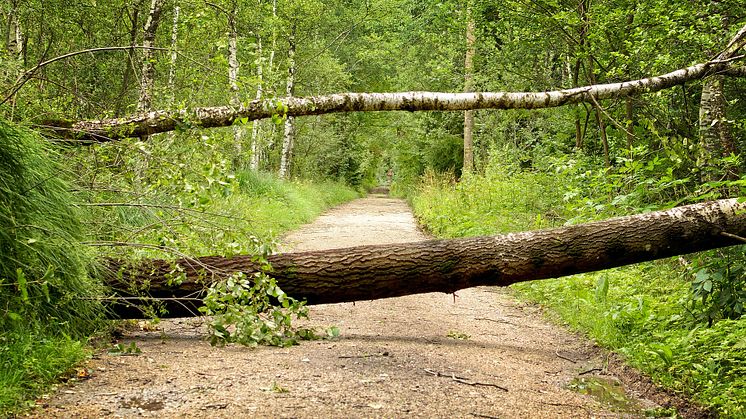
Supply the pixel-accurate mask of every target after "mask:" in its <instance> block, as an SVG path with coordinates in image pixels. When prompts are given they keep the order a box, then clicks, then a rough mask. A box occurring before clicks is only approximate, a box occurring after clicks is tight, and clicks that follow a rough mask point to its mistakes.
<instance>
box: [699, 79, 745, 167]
mask: <svg viewBox="0 0 746 419" xmlns="http://www.w3.org/2000/svg"><path fill="white" fill-rule="evenodd" d="M724 80H725V77H723V76H721V75H715V76H713V77H710V78H708V79H707V80H705V81H704V83H703V84H702V97H701V99H700V103H699V133H700V141H701V143H702V151H703V153H704V154H705V156H704V166H705V167H706V168H707V169H706V170H707V171H709V172H710V173H708V174H707V175H708V177H709V178H710V179H708V180H718V179H719V178H721V177H723V173H720V170H718V168H717V163H716V162H717V161H719V160H720V158H721V157H725V156H729V155H730V154H736V153H737V149H736V142H735V139H734V138H733V132H732V128H731V123H730V121H729V120H728V116H727V109H728V101H727V100H726V98H725V94H724V92H723V83H724ZM730 175H731V177H734V176H735V175H737V174H736V173H730Z"/></svg>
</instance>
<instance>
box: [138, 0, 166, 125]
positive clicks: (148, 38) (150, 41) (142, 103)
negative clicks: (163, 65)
mask: <svg viewBox="0 0 746 419" xmlns="http://www.w3.org/2000/svg"><path fill="white" fill-rule="evenodd" d="M164 1H165V0H152V2H151V3H150V12H149V13H148V20H147V21H146V22H145V27H144V28H143V42H142V45H143V47H144V49H143V53H142V75H141V81H140V99H139V100H138V101H137V111H138V112H148V111H150V110H151V107H152V105H153V85H154V83H155V65H154V63H153V50H152V49H151V48H152V47H153V45H154V44H155V35H156V32H157V30H158V24H159V23H160V20H161V10H162V8H163V3H164Z"/></svg>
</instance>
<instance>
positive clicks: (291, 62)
mask: <svg viewBox="0 0 746 419" xmlns="http://www.w3.org/2000/svg"><path fill="white" fill-rule="evenodd" d="M294 94H295V25H293V27H292V28H291V30H290V35H289V36H288V79H287V85H286V97H287V99H288V100H291V99H292V98H293V96H294ZM294 142H295V118H294V117H293V116H292V115H290V112H288V115H287V118H286V119H285V135H284V136H283V140H282V154H281V155H280V179H285V178H287V176H288V171H289V170H290V159H291V157H292V155H293V143H294Z"/></svg>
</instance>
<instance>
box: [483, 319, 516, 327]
mask: <svg viewBox="0 0 746 419" xmlns="http://www.w3.org/2000/svg"><path fill="white" fill-rule="evenodd" d="M474 320H486V321H488V322H495V323H505V324H510V325H513V326H518V325H517V324H515V323H513V322H511V321H508V320H503V319H490V318H489V317H475V318H474Z"/></svg>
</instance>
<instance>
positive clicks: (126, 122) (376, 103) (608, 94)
mask: <svg viewBox="0 0 746 419" xmlns="http://www.w3.org/2000/svg"><path fill="white" fill-rule="evenodd" d="M744 44H746V26H744V27H743V28H742V29H741V30H740V31H739V32H738V34H737V35H736V36H735V37H734V38H733V39H732V40H731V42H730V43H729V44H728V46H727V48H726V49H725V51H724V52H723V53H722V54H720V55H719V56H718V57H716V58H715V59H714V60H711V61H708V62H705V63H700V64H696V65H693V66H690V67H686V68H682V69H679V70H676V71H672V72H670V73H666V74H662V75H659V76H655V77H649V78H644V79H639V80H631V81H625V82H622V83H609V84H599V85H591V86H584V87H577V88H572V89H564V90H555V91H548V92H481V93H438V92H400V93H338V94H332V95H325V96H311V97H305V98H303V97H300V98H299V97H288V98H285V99H282V100H276V101H267V102H266V103H265V101H252V102H250V103H248V104H246V105H241V106H239V107H238V108H234V107H232V106H215V107H205V108H194V109H191V110H178V111H166V110H163V111H153V112H148V113H143V114H139V115H135V116H132V117H128V118H113V119H103V120H90V121H66V120H63V121H54V120H52V121H43V122H42V123H41V124H40V126H39V129H41V130H46V131H48V132H51V133H53V134H56V135H58V136H59V137H61V138H68V139H70V140H73V141H83V142H106V141H111V140H116V139H120V138H130V137H144V136H147V135H150V134H154V133H159V132H168V131H173V130H174V129H175V128H176V126H177V125H182V126H192V127H201V128H214V127H226V126H230V125H232V124H233V123H234V122H235V120H236V119H238V118H246V119H248V120H251V121H253V120H257V119H266V118H271V117H272V116H273V115H277V111H276V110H275V109H277V105H278V104H279V105H282V106H283V107H286V108H287V112H286V114H287V115H288V116H306V115H322V114H327V113H339V112H374V111H410V112H413V111H436V110H437V111H464V110H467V109H540V108H552V107H558V106H566V105H570V104H576V103H590V104H593V103H595V102H597V101H599V100H605V99H617V98H624V97H626V96H634V95H641V94H645V93H653V92H657V91H661V90H664V89H667V88H670V87H673V86H678V85H681V84H684V83H686V82H689V81H692V80H698V79H704V78H706V77H708V76H710V75H712V74H714V73H720V72H723V73H725V74H729V75H731V74H732V75H737V76H740V75H742V74H744V75H746V71H742V70H741V68H740V67H737V66H734V65H733V63H734V60H733V59H732V58H733V57H734V55H735V53H736V52H738V50H740V49H741V48H742V47H743V46H744Z"/></svg>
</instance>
